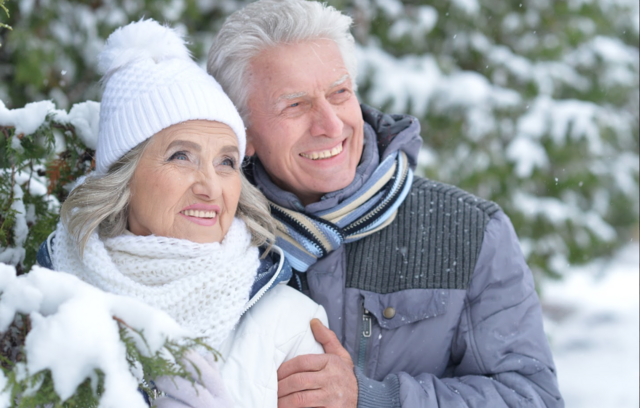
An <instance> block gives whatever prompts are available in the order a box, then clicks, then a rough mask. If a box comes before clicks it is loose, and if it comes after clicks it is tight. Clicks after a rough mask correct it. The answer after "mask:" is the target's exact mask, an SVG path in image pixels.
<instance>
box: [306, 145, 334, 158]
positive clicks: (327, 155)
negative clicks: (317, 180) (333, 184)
mask: <svg viewBox="0 0 640 408" xmlns="http://www.w3.org/2000/svg"><path fill="white" fill-rule="evenodd" d="M340 153H342V143H340V144H338V145H337V146H336V147H334V148H333V149H330V150H321V151H317V152H310V153H300V156H302V157H305V158H307V159H311V160H321V159H330V158H331V157H333V156H337V155H339V154H340Z"/></svg>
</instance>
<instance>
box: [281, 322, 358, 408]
mask: <svg viewBox="0 0 640 408" xmlns="http://www.w3.org/2000/svg"><path fill="white" fill-rule="evenodd" d="M311 330H312V331H313V336H314V337H315V338H316V340H317V341H318V343H320V344H322V347H323V348H324V351H325V353H327V354H308V355H304V356H298V357H295V358H293V359H291V360H289V361H287V362H286V363H283V364H282V365H281V366H280V368H279V369H278V408H304V407H322V408H356V407H357V405H358V381H357V380H356V376H355V374H354V372H353V361H351V356H350V355H349V352H348V351H347V350H345V348H344V347H342V345H341V344H340V342H339V341H338V338H337V337H336V335H335V333H334V332H333V331H331V330H329V329H328V328H326V327H325V326H324V325H323V324H322V322H320V320H318V319H313V320H312V321H311Z"/></svg>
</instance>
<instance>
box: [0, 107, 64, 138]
mask: <svg viewBox="0 0 640 408" xmlns="http://www.w3.org/2000/svg"><path fill="white" fill-rule="evenodd" d="M54 108H55V106H54V104H53V102H51V101H41V102H31V103H28V104H26V105H25V106H24V108H18V109H7V107H6V106H5V104H4V102H2V101H1V100H0V126H5V127H14V128H15V135H23V134H24V135H30V134H33V133H34V132H35V131H36V130H38V128H39V127H40V126H42V124H43V123H44V121H45V119H46V117H47V114H48V113H49V112H50V111H52V110H53V109H54Z"/></svg>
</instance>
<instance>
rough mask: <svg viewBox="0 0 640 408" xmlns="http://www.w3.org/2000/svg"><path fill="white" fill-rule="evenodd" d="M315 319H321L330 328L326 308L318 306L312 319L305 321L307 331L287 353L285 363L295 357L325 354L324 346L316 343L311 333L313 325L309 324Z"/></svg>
mask: <svg viewBox="0 0 640 408" xmlns="http://www.w3.org/2000/svg"><path fill="white" fill-rule="evenodd" d="M313 319H319V320H320V321H321V322H322V324H324V325H325V326H326V327H329V322H328V319H327V313H326V312H325V310H324V307H322V306H320V305H317V306H316V310H315V312H314V313H313V315H312V316H311V318H309V319H306V320H305V322H306V329H305V330H304V332H303V333H301V335H300V337H299V338H298V341H297V342H296V343H295V346H294V347H293V348H292V349H291V350H290V351H289V352H288V353H287V356H286V357H285V360H284V361H289V360H291V359H292V358H294V357H297V356H301V355H305V354H324V349H323V348H322V345H321V344H320V343H318V342H317V341H316V339H315V337H314V336H313V332H312V331H311V325H310V324H309V322H310V321H311V320H313ZM284 361H283V362H284Z"/></svg>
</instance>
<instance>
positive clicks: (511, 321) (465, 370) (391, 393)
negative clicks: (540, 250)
mask: <svg viewBox="0 0 640 408" xmlns="http://www.w3.org/2000/svg"><path fill="white" fill-rule="evenodd" d="M356 376H357V377H358V385H359V402H358V407H359V408H374V407H375V408H378V407H380V408H382V407H386V408H390V407H394V408H396V407H397V408H400V407H401V408H417V407H424V408H454V407H455V408H458V407H459V408H506V407H508V408H515V407H531V408H543V407H545V408H561V407H564V402H563V400H562V397H561V396H560V392H559V390H558V383H557V379H556V373H555V367H554V363H553V359H552V357H551V351H550V349H549V344H548V341H547V338H546V335H545V333H544V330H543V326H542V310H541V307H540V301H539V299H538V296H537V295H536V291H535V287H534V282H533V277H532V275H531V271H530V270H529V268H528V267H527V265H526V263H525V260H524V256H523V255H522V252H521V250H520V246H519V243H518V239H517V237H516V234H515V231H514V229H513V226H512V225H511V222H510V221H509V219H508V218H507V216H506V215H505V214H504V213H503V212H501V211H500V212H498V213H497V214H495V215H494V216H493V217H492V218H491V220H490V221H489V222H488V223H487V226H486V229H485V236H484V239H483V243H482V247H481V250H480V254H479V256H478V262H477V264H476V267H475V270H474V273H473V276H472V280H471V285H470V288H469V290H468V292H467V296H466V299H465V305H464V310H463V312H462V315H461V318H460V323H459V326H458V331H457V334H456V335H455V336H454V339H453V343H452V347H451V367H450V370H448V372H447V376H446V377H445V378H437V377H436V376H435V375H433V374H428V373H424V374H420V375H418V376H416V377H412V376H410V375H408V374H407V373H402V372H400V373H396V374H390V375H389V376H387V377H386V378H385V380H384V381H382V382H377V381H373V380H371V379H368V378H366V377H364V376H363V375H362V373H361V372H359V371H356Z"/></svg>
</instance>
